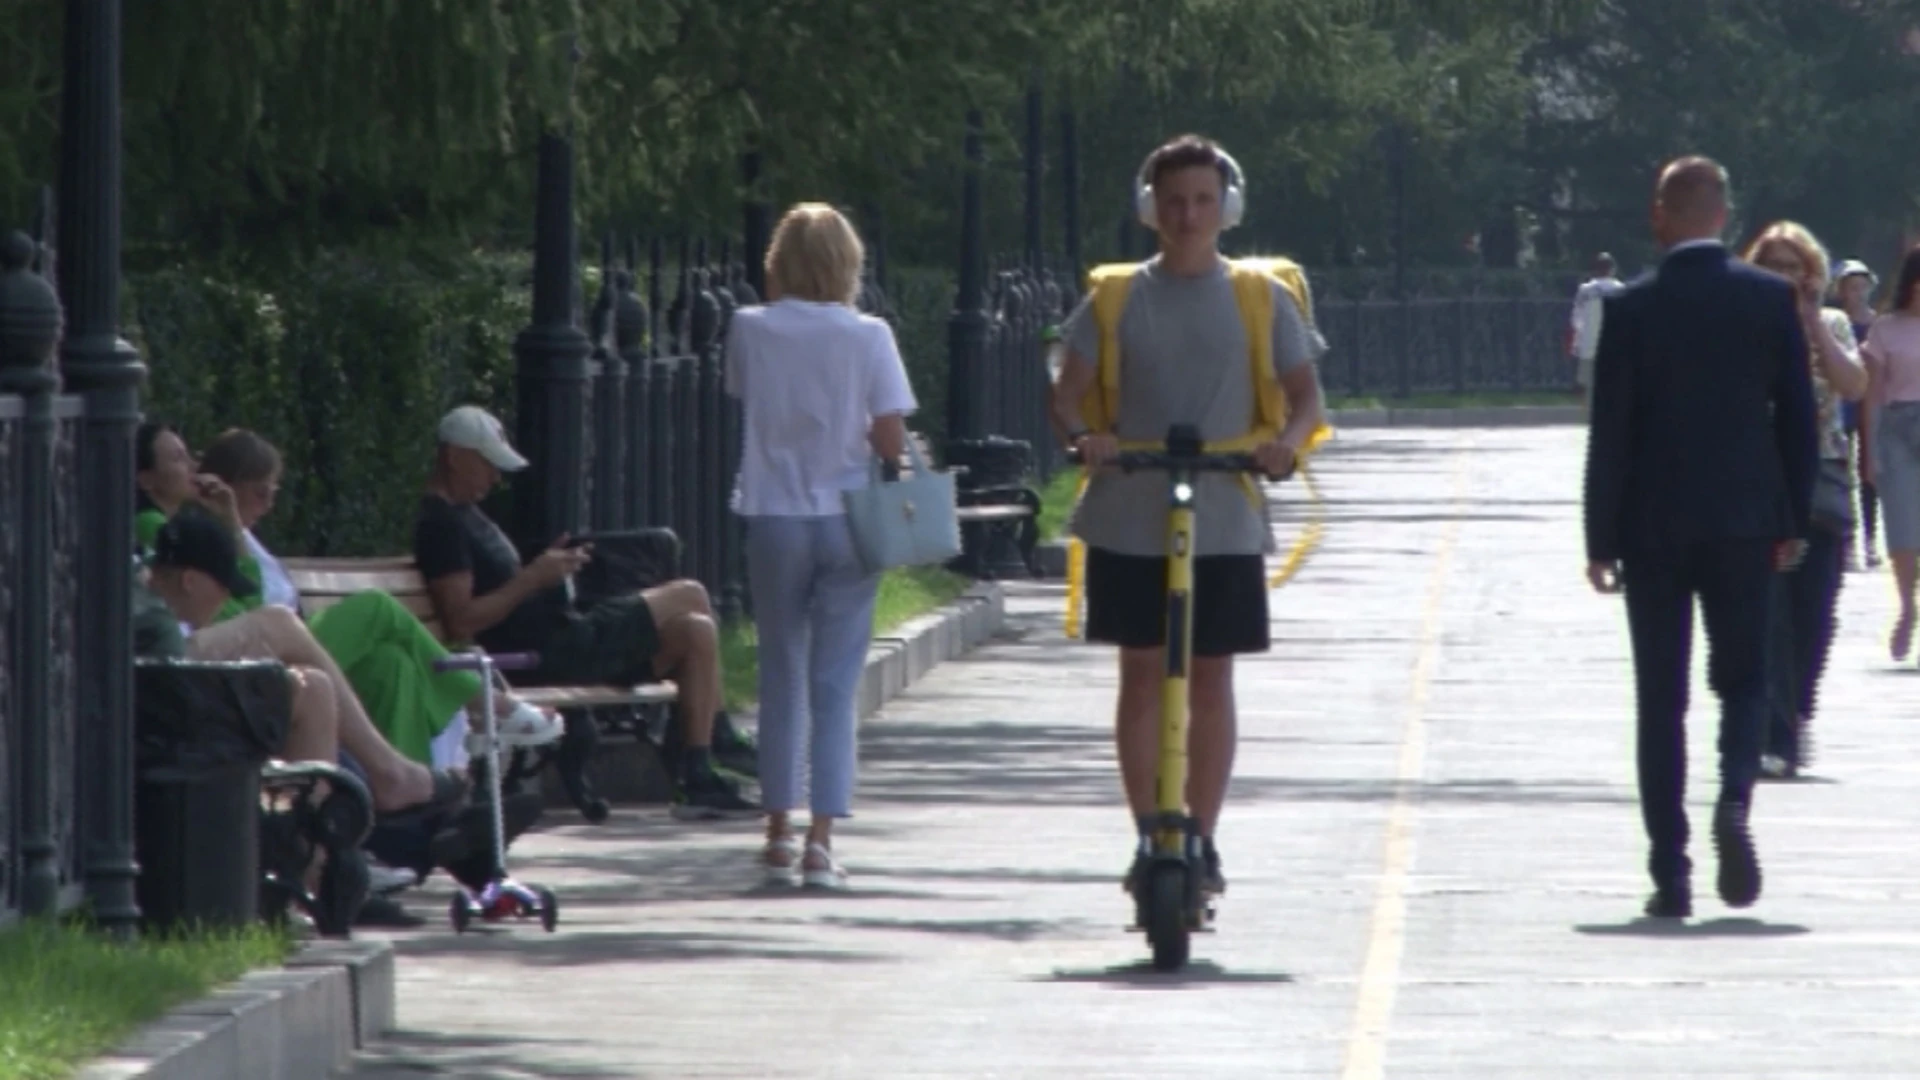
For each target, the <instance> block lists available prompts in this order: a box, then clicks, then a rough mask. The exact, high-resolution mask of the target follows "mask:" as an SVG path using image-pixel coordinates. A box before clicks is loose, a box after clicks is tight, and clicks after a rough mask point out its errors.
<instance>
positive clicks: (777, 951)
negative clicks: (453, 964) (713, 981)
mask: <svg viewBox="0 0 1920 1080" xmlns="http://www.w3.org/2000/svg"><path fill="white" fill-rule="evenodd" d="M561 918H562V922H561V926H560V931H559V932H557V933H553V934H549V933H546V932H544V931H542V930H541V929H540V927H539V926H538V925H537V924H533V923H518V924H499V925H480V926H476V927H475V928H474V929H472V930H469V931H467V932H466V933H464V934H454V933H451V932H448V931H445V930H442V931H441V932H439V933H437V934H421V935H418V936H414V937H409V938H405V939H402V938H399V937H398V936H396V937H395V939H394V947H395V948H396V949H398V950H399V952H400V954H401V956H402V958H403V960H404V959H409V958H413V957H435V956H458V957H462V958H480V957H494V958H500V959H508V960H512V961H514V962H515V963H520V964H526V965H528V966H531V967H571V966H575V965H595V966H597V965H601V964H607V963H619V962H622V961H642V960H644V961H654V962H668V963H672V962H676V961H693V960H795V961H801V962H804V963H809V964H874V963H890V962H892V961H894V960H895V959H896V958H895V957H892V956H888V955H885V954H881V953H869V952H854V951H850V950H846V949H822V948H817V947H811V946H805V945H801V944H799V943H797V942H795V941H794V940H793V939H791V938H782V937H775V936H771V935H764V934H711V933H689V932H686V931H684V930H661V931H650V930H603V929H599V928H585V927H575V928H573V929H571V930H569V929H568V928H567V926H566V923H565V914H564V912H563V914H562V916H561Z"/></svg>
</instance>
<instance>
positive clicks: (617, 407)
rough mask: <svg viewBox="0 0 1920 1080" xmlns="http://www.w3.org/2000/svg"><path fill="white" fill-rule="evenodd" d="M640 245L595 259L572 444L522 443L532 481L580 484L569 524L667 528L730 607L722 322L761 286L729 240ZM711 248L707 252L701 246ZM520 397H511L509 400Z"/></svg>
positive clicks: (733, 552) (729, 418) (753, 299)
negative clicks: (670, 253)
mask: <svg viewBox="0 0 1920 1080" xmlns="http://www.w3.org/2000/svg"><path fill="white" fill-rule="evenodd" d="M609 246H611V245H609ZM640 247H641V245H640V244H639V243H637V242H634V243H629V244H627V245H626V247H625V250H626V252H627V255H626V258H625V260H624V262H623V263H622V264H620V265H613V264H611V263H608V264H607V265H605V266H603V268H602V270H601V274H600V279H601V287H600V293H599V296H598V298H597V300H596V302H595V304H594V307H593V310H592V313H591V314H590V315H589V317H588V320H587V322H588V339H589V342H590V343H591V348H592V352H591V359H590V362H589V364H588V366H587V369H586V370H587V381H586V384H585V387H584V393H583V394H582V395H581V399H580V403H579V411H578V413H576V414H573V415H576V416H577V417H578V419H579V423H580V425H581V428H580V430H581V433H582V438H581V439H580V440H579V443H578V445H579V447H580V453H579V455H578V457H577V458H575V459H571V460H569V459H567V458H566V457H564V456H560V455H557V454H554V453H552V452H551V451H549V453H547V454H544V455H541V454H535V453H533V452H531V451H529V455H528V456H529V457H531V458H532V459H533V460H534V463H535V468H536V469H539V470H541V471H542V473H543V475H542V476H541V478H540V479H539V480H538V481H536V482H538V483H541V484H547V485H551V484H555V483H561V484H571V485H574V486H575V487H576V488H577V490H579V491H580V492H582V493H583V497H582V500H581V516H580V517H579V518H578V519H577V520H578V521H580V522H581V526H580V527H585V528H591V529H593V530H595V531H617V530H624V529H635V528H651V527H665V528H670V529H672V530H673V531H674V533H675V534H676V535H677V536H678V537H679V538H680V541H681V543H682V545H683V549H684V555H683V560H682V564H681V569H682V571H683V572H684V573H685V574H686V575H687V576H688V577H691V578H694V579H696V580H698V581H699V582H700V583H701V584H702V585H704V586H705V587H706V589H707V591H708V593H709V595H710V596H711V597H712V599H713V602H714V605H715V606H716V608H717V609H718V610H719V612H720V614H721V617H722V618H723V619H732V618H735V617H738V616H740V615H743V614H747V613H749V612H750V611H751V610H752V603H751V598H750V596H749V595H748V589H747V584H746V574H745V565H744V561H743V559H744V556H743V547H742V545H743V542H744V536H743V533H742V528H741V523H740V521H739V519H738V518H737V517H736V516H735V515H734V514H733V512H732V510H731V508H730V501H731V496H732V492H733V482H734V475H735V473H736V472H737V471H738V469H739V465H740V452H741V426H740V425H741V413H740V403H739V402H738V401H737V400H736V399H734V398H733V396H732V395H730V394H728V393H726V392H725V388H724V372H725V370H726V357H725V343H726V328H727V324H728V322H729V320H730V319H731V318H732V317H733V313H734V312H735V311H737V310H739V309H740V307H742V306H743V305H746V304H755V303H758V302H759V295H758V293H757V291H756V290H755V288H754V287H753V285H752V284H751V283H750V282H749V281H748V280H747V269H748V268H747V266H746V265H745V264H744V263H742V262H739V261H736V260H735V259H734V257H733V250H734V248H733V245H732V244H731V243H721V244H717V245H712V246H711V247H710V245H709V244H707V243H705V242H698V243H694V242H687V243H682V244H680V245H679V250H678V253H677V257H676V258H674V259H669V258H668V257H667V251H666V245H663V244H662V243H660V242H658V241H655V242H653V243H651V244H649V245H647V246H646V251H647V257H646V260H645V265H644V266H642V265H640V259H639V257H638V252H639V250H640ZM710 250H712V251H715V252H717V254H715V255H714V257H711V258H710V257H709V251H710ZM643 292H644V294H645V295H644V298H643V297H642V293H643ZM860 306H861V308H862V309H863V310H865V311H867V312H868V313H870V314H876V315H879V316H882V317H888V316H889V315H890V311H889V308H888V305H887V300H886V294H885V291H884V290H883V289H882V288H881V287H880V286H879V285H878V283H877V282H874V281H871V280H869V281H868V283H867V286H866V288H865V289H864V290H863V291H862V294H861V297H860ZM524 389H525V388H524V387H523V393H524ZM527 407H528V402H527V401H526V399H525V398H524V397H523V399H522V401H521V403H520V408H521V409H523V410H524V409H526V408H527ZM534 535H536V536H537V535H539V534H537V533H536V534H534Z"/></svg>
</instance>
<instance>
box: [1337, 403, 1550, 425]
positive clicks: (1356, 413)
mask: <svg viewBox="0 0 1920 1080" xmlns="http://www.w3.org/2000/svg"><path fill="white" fill-rule="evenodd" d="M1330 422H1331V423H1332V424H1333V427H1334V430H1336V431H1338V430H1339V429H1340V428H1343V427H1346V428H1384V427H1558V426H1563V425H1569V424H1584V423H1586V422H1587V411H1586V410H1585V409H1584V408H1582V407H1581V406H1578V405H1485V406H1475V407H1467V408H1459V409H1394V408H1387V409H1335V410H1333V413H1332V416H1331V417H1330Z"/></svg>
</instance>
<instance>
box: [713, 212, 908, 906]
mask: <svg viewBox="0 0 1920 1080" xmlns="http://www.w3.org/2000/svg"><path fill="white" fill-rule="evenodd" d="M864 259H865V250H864V248H863V247H862V246H861V243H860V238H859V236H858V235H857V234H856V233H855V232H854V229H853V226H852V225H851V224H850V223H849V222H848V221H847V219H846V218H845V217H843V216H842V215H841V214H840V213H839V212H838V211H836V210H834V209H833V208H832V207H830V206H825V205H822V204H819V203H803V204H801V205H799V206H796V207H794V208H793V209H792V210H789V211H788V212H787V214H786V216H785V217H783V218H781V219H780V224H779V225H778V226H777V227H776V228H775V229H774V233H773V241H772V244H771V245H770V247H769V249H768V251H767V258H766V271H767V297H768V303H767V304H766V305H764V306H760V307H749V308H744V309H742V310H740V311H739V312H736V313H735V314H734V316H733V319H732V322H731V323H730V324H729V326H728V329H727V343H726V385H727V391H728V392H729V393H731V394H733V395H734V396H736V397H738V398H739V399H740V401H741V408H742V413H743V416H744V422H743V425H742V426H743V428H744V445H743V447H742V451H741V457H740V474H739V477H738V480H737V482H736V485H735V488H734V492H733V508H734V511H735V512H736V513H738V514H739V515H741V516H742V517H743V518H744V519H745V520H746V527H747V544H746V549H747V579H748V584H749V587H750V588H751V589H752V590H753V610H754V627H755V630H756V631H757V632H758V635H759V642H760V646H759V647H760V654H759V657H760V786H761V799H762V805H763V806H764V807H765V809H766V812H767V842H766V847H765V849H764V850H763V851H762V853H761V862H762V865H763V867H764V869H765V872H766V874H767V876H768V878H769V879H770V880H773V881H781V882H791V881H793V880H794V879H795V878H796V876H797V877H798V879H799V881H800V882H801V883H802V884H804V885H807V886H811V887H815V888H828V889H838V888H844V887H845V886H846V881H847V878H846V873H845V871H843V870H842V869H841V867H840V864H839V862H838V861H837V860H836V859H835V858H834V854H833V823H834V820H835V819H836V818H842V817H846V816H848V815H849V813H850V812H851V806H852V801H853V786H854V772H855V763H856V760H857V757H858V753H857V747H856V741H855V738H856V736H855V716H854V711H855V702H854V697H855V693H856V691H857V690H858V688H859V684H860V674H861V671H862V670H863V668H864V667H865V665H866V656H867V645H868V642H869V639H870V638H871V636H872V633H873V603H874V597H875V594H876V592H877V590H878V587H879V576H878V575H877V574H872V573H868V572H867V570H866V568H865V567H864V566H862V565H861V562H860V559H859V558H858V556H857V555H856V554H855V551H854V546H853V535H852V533H851V531H850V530H849V528H848V525H847V517H846V511H845V509H844V507H843V504H842V496H843V493H845V492H847V491H849V490H855V489H859V488H863V487H865V486H866V485H867V484H868V483H869V482H870V477H871V476H872V474H873V471H874V469H873V466H874V459H875V457H876V456H877V457H879V458H881V459H884V460H888V461H892V460H897V459H898V458H899V456H900V454H901V453H902V451H903V450H904V449H905V447H906V436H907V429H906V419H905V418H906V416H907V414H909V413H911V412H913V410H914V408H915V405H916V403H915V400H914V396H913V390H912V388H911V387H910V386H909V385H908V383H907V372H906V367H905V365H903V364H902V363H901V360H900V350H899V347H898V346H897V345H896V344H895V342H894V338H893V329H892V328H891V327H889V326H888V325H887V324H886V323H885V322H883V321H881V320H879V319H876V318H873V317H871V316H867V315H862V314H860V313H859V312H858V311H857V310H855V308H854V300H855V297H856V296H857V295H858V293H859V289H860V269H861V264H862V262H863V261H864ZM803 762H804V763H805V765H806V769H805V771H806V773H807V776H806V777H805V778H804V779H803V777H802V775H801V774H802V771H803V768H802V765H803ZM803 792H805V793H806V803H807V807H808V809H809V810H810V811H811V815H810V817H811V820H810V821H809V824H808V827H807V836H806V847H805V850H804V851H802V850H801V849H800V846H799V844H798V843H796V841H795V838H794V835H793V831H792V825H791V822H790V815H791V813H792V812H793V811H794V810H797V809H798V808H799V807H800V805H801V800H802V793H803Z"/></svg>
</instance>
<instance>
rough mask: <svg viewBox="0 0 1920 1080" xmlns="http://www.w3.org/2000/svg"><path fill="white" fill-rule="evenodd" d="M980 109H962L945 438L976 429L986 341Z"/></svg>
mask: <svg viewBox="0 0 1920 1080" xmlns="http://www.w3.org/2000/svg"><path fill="white" fill-rule="evenodd" d="M982 127H983V124H982V121H981V117H980V110H978V109H969V110H967V137H966V147H965V153H966V168H965V171H964V172H963V173H962V174H961V188H960V287H959V289H958V290H957V295H956V296H955V297H954V302H953V314H952V315H951V316H950V317H949V318H948V320H947V440H948V441H949V442H952V441H953V440H955V439H971V438H975V437H977V436H978V435H979V434H980V432H978V431H976V430H975V427H976V425H977V424H978V423H979V422H980V419H981V417H980V415H979V405H978V402H977V400H976V387H975V382H976V380H977V379H978V377H979V375H980V372H981V368H982V366H983V364H984V362H985V357H984V355H983V353H984V351H985V349H986V342H987V311H986V307H987V281H986V253H985V248H986V238H985V236H984V235H983V234H982V229H983V228H984V224H985V223H984V217H983V214H982V207H981V192H980V173H981V170H982V168H983V166H984V163H985V160H986V150H985V147H984V146H983V145H982Z"/></svg>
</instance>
